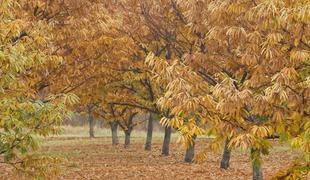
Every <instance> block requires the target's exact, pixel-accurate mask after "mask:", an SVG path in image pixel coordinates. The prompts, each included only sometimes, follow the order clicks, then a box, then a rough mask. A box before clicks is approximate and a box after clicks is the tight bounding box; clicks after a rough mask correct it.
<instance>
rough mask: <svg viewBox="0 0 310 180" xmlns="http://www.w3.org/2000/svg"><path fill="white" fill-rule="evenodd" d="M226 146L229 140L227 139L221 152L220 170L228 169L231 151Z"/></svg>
mask: <svg viewBox="0 0 310 180" xmlns="http://www.w3.org/2000/svg"><path fill="white" fill-rule="evenodd" d="M228 144H229V139H228V138H227V139H226V140H225V145H224V151H223V156H222V160H221V166H220V167H221V168H222V169H228V168H229V160H230V154H231V151H230V149H228Z"/></svg>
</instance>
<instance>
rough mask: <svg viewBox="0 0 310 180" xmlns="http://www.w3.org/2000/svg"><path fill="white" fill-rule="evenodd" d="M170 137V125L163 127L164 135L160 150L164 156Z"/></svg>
mask: <svg viewBox="0 0 310 180" xmlns="http://www.w3.org/2000/svg"><path fill="white" fill-rule="evenodd" d="M170 139H171V127H165V137H164V143H163V148H162V151H161V154H162V155H165V156H168V155H169V145H170Z"/></svg>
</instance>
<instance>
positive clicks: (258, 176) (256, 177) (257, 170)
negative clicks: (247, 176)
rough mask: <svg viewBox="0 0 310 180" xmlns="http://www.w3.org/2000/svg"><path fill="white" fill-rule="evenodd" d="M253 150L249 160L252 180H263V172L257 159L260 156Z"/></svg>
mask: <svg viewBox="0 0 310 180" xmlns="http://www.w3.org/2000/svg"><path fill="white" fill-rule="evenodd" d="M257 153H259V152H257V151H256V150H254V149H251V160H252V168H253V180H263V172H262V167H261V162H260V160H259V159H258V158H259V156H260V154H257Z"/></svg>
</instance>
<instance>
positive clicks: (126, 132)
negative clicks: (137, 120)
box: [124, 131, 131, 148]
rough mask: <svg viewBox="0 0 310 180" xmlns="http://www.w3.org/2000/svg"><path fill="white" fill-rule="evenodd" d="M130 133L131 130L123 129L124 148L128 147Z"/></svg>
mask: <svg viewBox="0 0 310 180" xmlns="http://www.w3.org/2000/svg"><path fill="white" fill-rule="evenodd" d="M130 134H131V131H125V143H124V148H128V147H129V145H130Z"/></svg>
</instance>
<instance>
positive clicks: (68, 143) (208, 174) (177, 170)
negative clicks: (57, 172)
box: [0, 129, 296, 180]
mask: <svg viewBox="0 0 310 180" xmlns="http://www.w3.org/2000/svg"><path fill="white" fill-rule="evenodd" d="M74 132H75V131H71V132H65V134H63V135H61V136H59V137H52V138H47V139H44V140H42V145H43V147H42V151H43V152H45V153H49V154H53V155H58V156H61V157H63V158H66V159H67V161H65V162H64V163H63V164H62V168H61V169H62V174H61V176H60V177H59V179H216V180H219V179H242V180H244V179H251V178H252V169H251V164H250V161H249V158H248V156H247V154H246V153H242V152H240V151H234V152H233V153H232V158H231V166H230V168H229V170H221V169H220V168H219V162H220V158H221V154H220V153H218V154H217V153H211V152H210V153H208V158H207V160H206V161H205V162H204V163H201V164H187V163H184V162H183V155H184V149H183V148H182V147H181V146H180V144H178V143H177V135H176V134H174V135H173V136H172V141H171V146H170V156H167V157H166V156H161V154H160V152H161V142H162V136H163V133H160V132H156V133H155V134H154V139H153V140H154V141H153V147H152V151H151V152H148V151H144V139H145V137H144V136H145V133H144V132H133V135H132V138H131V146H130V148H128V149H124V148H123V145H122V142H123V136H122V132H119V134H120V145H118V146H112V145H111V137H110V136H109V134H108V133H109V131H108V130H102V131H100V132H98V131H97V134H98V136H99V135H100V136H101V137H97V138H93V139H90V138H87V137H85V136H86V135H87V131H86V129H85V131H82V133H77V134H75V133H74ZM79 132H81V131H79ZM83 133H84V134H83ZM206 143H208V140H207V139H199V140H198V142H197V146H196V147H197V148H196V149H197V151H199V149H200V150H201V149H202V147H203V146H204V145H206ZM272 143H274V144H275V148H274V149H273V150H272V151H271V153H270V155H269V156H268V157H265V158H264V161H263V173H264V176H265V177H266V178H268V177H270V176H271V175H272V174H273V173H274V172H276V171H277V170H279V169H281V168H283V167H285V166H286V165H288V164H289V162H292V159H293V158H294V156H295V155H296V152H294V151H291V150H290V149H289V148H288V146H287V145H283V144H280V143H279V142H277V141H275V140H272ZM0 169H2V170H3V169H4V173H1V174H0V179H21V177H14V173H13V172H12V169H11V168H10V167H8V166H4V165H0ZM2 170H1V171H2Z"/></svg>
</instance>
